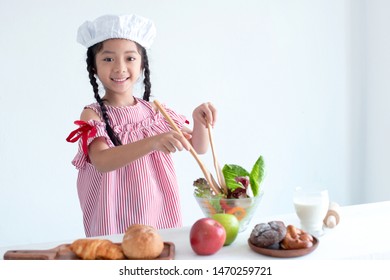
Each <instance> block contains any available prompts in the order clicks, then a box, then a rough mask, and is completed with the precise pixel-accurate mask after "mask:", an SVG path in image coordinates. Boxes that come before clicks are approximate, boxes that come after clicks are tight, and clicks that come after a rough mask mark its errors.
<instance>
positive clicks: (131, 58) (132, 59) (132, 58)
mask: <svg viewBox="0 0 390 280" xmlns="http://www.w3.org/2000/svg"><path fill="white" fill-rule="evenodd" d="M127 60H128V61H134V60H135V58H134V57H128V58H127Z"/></svg>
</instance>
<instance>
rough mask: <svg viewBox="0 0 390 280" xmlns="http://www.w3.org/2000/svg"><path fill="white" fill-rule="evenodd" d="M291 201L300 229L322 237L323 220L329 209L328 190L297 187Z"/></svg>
mask: <svg viewBox="0 0 390 280" xmlns="http://www.w3.org/2000/svg"><path fill="white" fill-rule="evenodd" d="M293 201H294V207H295V213H296V214H297V216H298V218H299V220H300V223H301V229H303V230H304V231H306V232H308V233H310V234H311V235H314V236H316V237H318V236H321V235H323V233H324V232H323V220H324V218H325V216H326V213H327V212H328V208H329V194H328V190H326V189H303V188H300V187H298V188H296V189H295V191H294V195H293Z"/></svg>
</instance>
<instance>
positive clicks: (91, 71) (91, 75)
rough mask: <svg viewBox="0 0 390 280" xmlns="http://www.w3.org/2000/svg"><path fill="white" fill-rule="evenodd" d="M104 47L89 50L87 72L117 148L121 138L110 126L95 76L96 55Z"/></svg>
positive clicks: (96, 46)
mask: <svg viewBox="0 0 390 280" xmlns="http://www.w3.org/2000/svg"><path fill="white" fill-rule="evenodd" d="M102 47H103V44H102V43H98V44H96V45H93V46H92V47H90V48H88V50H87V59H86V62H87V70H88V74H89V81H90V83H91V85H92V88H93V92H94V94H95V99H96V101H97V102H98V103H99V105H100V109H101V110H102V116H103V120H104V122H105V123H106V130H107V134H108V136H109V137H110V139H111V141H112V143H114V145H115V146H120V145H122V142H121V141H120V139H119V137H118V136H117V135H116V133H115V132H114V130H113V129H112V127H111V125H110V121H109V119H108V114H107V107H106V105H105V104H104V102H103V101H104V99H102V98H101V97H100V95H99V85H98V83H97V81H96V77H95V74H96V71H95V69H96V62H95V55H96V53H97V52H98V51H99V50H100V49H101V48H102Z"/></svg>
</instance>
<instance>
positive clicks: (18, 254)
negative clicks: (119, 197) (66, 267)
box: [4, 242, 175, 260]
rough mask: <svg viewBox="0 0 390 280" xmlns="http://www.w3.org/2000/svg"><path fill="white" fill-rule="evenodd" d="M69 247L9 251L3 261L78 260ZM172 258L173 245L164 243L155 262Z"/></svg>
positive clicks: (66, 245) (62, 245)
mask: <svg viewBox="0 0 390 280" xmlns="http://www.w3.org/2000/svg"><path fill="white" fill-rule="evenodd" d="M115 244H117V245H120V243H115ZM69 246H70V244H61V245H59V246H57V247H55V248H52V249H49V250H10V251H7V252H6V253H5V254H4V260H79V259H80V258H79V257H77V256H76V254H75V253H73V252H72V250H70V248H69ZM174 257H175V244H173V243H172V242H164V249H163V251H162V253H161V254H160V256H158V257H157V258H156V259H155V260H173V259H174Z"/></svg>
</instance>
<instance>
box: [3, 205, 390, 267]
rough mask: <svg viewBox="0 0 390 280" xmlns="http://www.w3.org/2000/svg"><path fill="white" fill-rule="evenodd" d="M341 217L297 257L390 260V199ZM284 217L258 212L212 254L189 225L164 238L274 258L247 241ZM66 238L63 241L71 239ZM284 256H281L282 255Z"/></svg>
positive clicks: (187, 255) (222, 255) (182, 252)
mask: <svg viewBox="0 0 390 280" xmlns="http://www.w3.org/2000/svg"><path fill="white" fill-rule="evenodd" d="M341 211H342V212H341V221H340V223H339V225H338V226H337V227H336V228H334V229H331V230H327V231H326V234H325V235H323V236H322V237H320V242H319V246H318V247H317V249H316V250H315V251H313V252H312V253H310V254H308V255H306V256H302V257H299V258H295V260H301V259H302V260H336V259H349V260H354V259H366V260H367V259H386V260H390V242H387V241H386V238H387V237H388V236H389V233H390V201H385V202H378V203H370V204H361V205H353V206H345V207H342V208H341ZM271 220H281V221H283V222H284V223H285V224H286V225H287V224H293V225H295V226H299V222H298V218H297V217H296V215H295V214H294V213H289V214H286V215H278V216H272V217H262V216H261V213H258V214H257V216H256V217H254V218H253V220H252V223H251V224H250V225H249V226H248V228H247V230H246V231H244V232H241V233H240V234H239V236H238V237H237V239H236V240H235V242H234V243H233V244H231V245H230V246H225V247H223V248H222V249H221V250H220V251H218V252H217V253H216V254H214V255H211V256H198V255H196V254H195V253H194V252H193V251H192V249H191V246H190V242H189V231H190V227H183V228H180V229H166V230H160V231H159V232H160V234H161V236H162V237H163V239H164V240H165V241H171V242H173V243H174V244H175V259H176V260H191V259H197V260H209V259H210V260H217V259H226V260H228V259H231V260H234V259H239V260H245V259H247V260H248V259H250V260H255V259H273V260H275V258H272V257H268V256H263V255H260V254H257V253H255V252H253V251H252V250H251V249H250V248H249V246H248V243H247V240H248V238H249V235H250V233H251V231H252V229H253V227H254V225H255V224H257V223H261V222H269V221H271ZM122 237H123V235H111V236H104V238H107V239H110V240H112V241H114V242H121V241H122ZM71 242H72V241H64V242H62V243H71ZM62 243H44V244H30V245H28V246H21V247H12V248H11V247H3V248H0V256H1V257H2V256H3V255H4V253H5V252H6V251H8V250H18V249H34V250H41V249H42V250H43V249H51V248H53V247H56V246H58V245H59V244H62ZM280 260H282V259H280Z"/></svg>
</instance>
